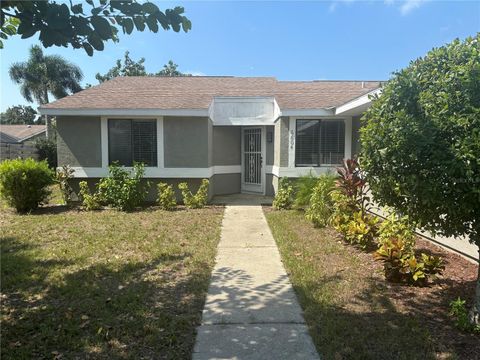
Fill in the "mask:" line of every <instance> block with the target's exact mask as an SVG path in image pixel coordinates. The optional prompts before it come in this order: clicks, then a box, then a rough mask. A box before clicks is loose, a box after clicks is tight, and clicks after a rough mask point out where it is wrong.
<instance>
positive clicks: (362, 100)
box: [335, 88, 382, 115]
mask: <svg viewBox="0 0 480 360" xmlns="http://www.w3.org/2000/svg"><path fill="white" fill-rule="evenodd" d="M381 93H382V89H381V88H378V89H375V90H373V91H370V92H369V93H367V94H365V95H362V96H359V97H358V98H356V99H353V100H350V101H349V102H346V103H345V104H343V105H340V106H338V107H336V108H335V115H341V114H345V113H347V112H352V111H353V112H354V111H355V109H359V110H362V112H363V110H364V109H365V108H366V107H368V106H370V103H371V102H372V100H370V96H372V95H377V94H381Z"/></svg>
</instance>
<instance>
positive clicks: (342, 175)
mask: <svg viewBox="0 0 480 360" xmlns="http://www.w3.org/2000/svg"><path fill="white" fill-rule="evenodd" d="M337 173H338V179H337V181H336V187H337V189H339V190H340V192H342V193H343V194H344V195H346V196H347V197H348V198H349V199H350V200H351V201H352V203H354V204H356V205H358V206H359V207H360V211H361V212H362V213H364V211H365V210H367V207H368V206H369V204H370V197H369V196H368V195H367V192H368V189H367V183H366V181H365V178H364V177H363V176H362V172H361V170H360V166H359V164H358V160H357V159H355V158H354V159H345V160H343V165H342V166H341V167H339V168H337Z"/></svg>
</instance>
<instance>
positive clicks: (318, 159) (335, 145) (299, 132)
mask: <svg viewBox="0 0 480 360" xmlns="http://www.w3.org/2000/svg"><path fill="white" fill-rule="evenodd" d="M344 156H345V123H344V121H343V120H324V121H321V120H303V119H302V120H300V119H299V120H297V121H296V141H295V166H298V167H301V166H320V165H322V164H325V165H327V164H328V165H336V164H341V163H342V160H343V158H344Z"/></svg>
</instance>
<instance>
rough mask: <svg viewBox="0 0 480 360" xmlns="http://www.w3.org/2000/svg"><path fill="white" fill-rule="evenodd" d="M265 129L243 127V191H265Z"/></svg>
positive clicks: (262, 192) (261, 127)
mask: <svg viewBox="0 0 480 360" xmlns="http://www.w3.org/2000/svg"><path fill="white" fill-rule="evenodd" d="M265 151H266V148H265V129H264V127H263V126H256V127H253V126H251V127H250V126H249V127H243V128H242V192H244V193H256V194H264V193H265V164H264V162H265V161H264V159H265V158H266V155H265Z"/></svg>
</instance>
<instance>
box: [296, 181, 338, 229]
mask: <svg viewBox="0 0 480 360" xmlns="http://www.w3.org/2000/svg"><path fill="white" fill-rule="evenodd" d="M334 189H335V176H333V175H331V174H326V175H322V176H320V177H318V178H316V184H315V185H314V188H313V192H312V194H311V197H310V201H309V203H308V208H307V210H306V212H305V217H306V218H307V219H308V220H310V221H311V222H312V223H313V225H314V226H315V227H325V226H327V224H328V221H329V219H330V216H332V213H333V199H332V191H333V190H334ZM303 191H304V192H306V190H303ZM297 199H298V197H297V198H296V200H297Z"/></svg>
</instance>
